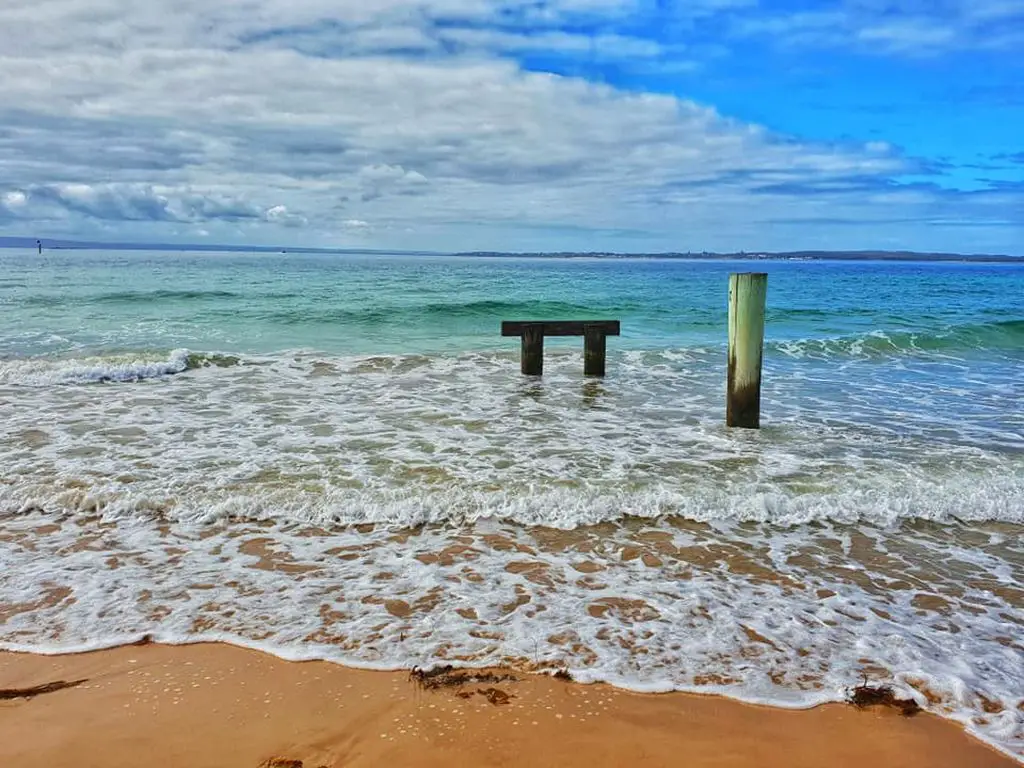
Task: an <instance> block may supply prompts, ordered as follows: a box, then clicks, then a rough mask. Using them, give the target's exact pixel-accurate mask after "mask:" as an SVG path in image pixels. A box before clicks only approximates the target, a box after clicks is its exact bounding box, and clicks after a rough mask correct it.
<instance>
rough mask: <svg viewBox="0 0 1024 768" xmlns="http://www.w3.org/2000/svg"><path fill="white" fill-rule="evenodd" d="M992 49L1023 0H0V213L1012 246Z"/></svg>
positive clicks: (359, 230) (528, 235)
mask: <svg viewBox="0 0 1024 768" xmlns="http://www.w3.org/2000/svg"><path fill="white" fill-rule="evenodd" d="M160 6H166V7H160ZM1020 50H1024V0H827V1H826V0H822V1H821V2H813V3H812V2H795V0H691V1H690V2H682V1H681V0H376V2H373V3H370V2H366V0H246V2H245V3H239V2H237V1H236V0H202V1H200V0H181V1H180V2H178V3H176V4H174V6H173V8H172V7H171V5H170V4H157V3H153V4H143V3H139V2H137V1H136V0H42V1H40V0H6V1H5V3H4V4H3V6H2V8H0V235H22V236H49V237H74V238H96V239H102V240H108V241H109V240H130V241H139V240H150V241H161V242H221V243H232V244H245V243H251V244H272V243H278V244H283V245H289V244H290V245H307V246H338V247H368V248H412V249H441V250H447V249H452V250H468V249H494V250H563V249H571V250H614V251H662V250H678V251H687V250H697V251H699V250H746V251H757V250H790V249H805V248H820V249H860V248H887V249H912V250H942V251H950V250H955V251H961V252H982V251H984V252H998V253H1013V254H1020V255H1024V56H1021V55H1020V54H1019V51H1020Z"/></svg>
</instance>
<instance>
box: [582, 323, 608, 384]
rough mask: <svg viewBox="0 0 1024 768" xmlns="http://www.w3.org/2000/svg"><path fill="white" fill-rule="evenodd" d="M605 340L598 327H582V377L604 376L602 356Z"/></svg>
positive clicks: (604, 335)
mask: <svg viewBox="0 0 1024 768" xmlns="http://www.w3.org/2000/svg"><path fill="white" fill-rule="evenodd" d="M606 339H607V334H606V332H605V329H604V328H602V327H601V326H600V325H594V324H588V325H584V326H583V375H584V376H604V355H605V348H606V346H607V345H606V343H605V340H606Z"/></svg>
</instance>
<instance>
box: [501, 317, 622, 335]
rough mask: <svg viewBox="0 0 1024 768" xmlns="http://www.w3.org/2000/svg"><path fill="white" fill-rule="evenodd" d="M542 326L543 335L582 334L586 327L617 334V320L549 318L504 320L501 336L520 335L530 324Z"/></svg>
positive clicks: (605, 333) (599, 331)
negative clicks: (532, 320)
mask: <svg viewBox="0 0 1024 768" xmlns="http://www.w3.org/2000/svg"><path fill="white" fill-rule="evenodd" d="M537 325H540V326H543V328H544V335H545V336H583V335H584V334H585V333H586V329H587V328H591V329H592V330H591V333H604V335H605V336H618V335H619V321H618V320H549V321H546V322H544V321H540V322H531V321H529V320H505V321H503V322H502V324H501V335H502V336H522V335H523V331H524V330H525V329H526V328H527V327H530V326H537Z"/></svg>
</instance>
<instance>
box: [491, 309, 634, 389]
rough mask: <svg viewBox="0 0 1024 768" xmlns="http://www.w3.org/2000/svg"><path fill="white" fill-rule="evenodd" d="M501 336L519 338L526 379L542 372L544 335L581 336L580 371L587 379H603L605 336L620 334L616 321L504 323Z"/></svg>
mask: <svg viewBox="0 0 1024 768" xmlns="http://www.w3.org/2000/svg"><path fill="white" fill-rule="evenodd" d="M501 335H502V336H519V337H520V338H521V339H522V348H523V351H522V357H521V359H520V368H521V370H522V372H523V375H525V376H540V375H541V374H542V373H543V372H544V337H545V336H582V337H583V372H584V373H585V374H586V375H587V376H604V372H605V349H606V346H607V343H606V337H608V336H618V335H619V321H618V320H586V321H580V320H548V321H544V322H537V321H532V320H526V321H523V320H505V321H503V322H502V324H501Z"/></svg>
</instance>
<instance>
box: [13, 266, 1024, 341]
mask: <svg viewBox="0 0 1024 768" xmlns="http://www.w3.org/2000/svg"><path fill="white" fill-rule="evenodd" d="M754 266H755V267H756V268H757V269H759V270H763V271H767V272H768V273H769V274H770V275H771V302H770V310H769V314H768V322H769V335H770V337H771V338H772V339H773V340H776V341H777V342H786V341H793V340H803V339H845V340H846V341H847V342H848V343H849V344H850V345H851V347H853V346H855V345H858V344H859V343H861V342H865V344H864V347H865V354H870V353H871V352H872V351H874V352H878V353H886V352H889V351H893V347H894V346H895V347H896V348H897V349H907V350H910V349H911V348H912V347H914V346H915V345H916V346H918V347H920V348H923V349H927V350H940V349H945V348H951V349H955V350H959V351H961V352H969V351H971V350H972V349H973V350H975V351H981V350H994V351H1004V352H1007V351H1008V352H1014V351H1016V352H1017V356H1018V357H1019V354H1020V350H1021V347H1022V346H1024V344H1022V342H1024V317H1022V314H1021V310H1020V303H1021V297H1022V296H1024V267H1018V266H1015V265H995V264H994V265H978V264H941V265H937V264H914V263H893V264H886V263H837V262H761V263H760V264H756V265H754ZM750 269H751V262H732V263H730V262H720V261H704V262H701V261H661V260H596V259H573V260H569V259H559V260H550V259H481V258H475V259H474V258H431V257H387V256H362V257H360V256H331V255H289V256H283V255H276V254H274V255H237V254H228V255H217V254H187V253H184V254H183V253H115V254H97V253H91V252H58V253H50V254H44V255H43V256H38V257H37V256H36V255H34V254H31V255H25V254H22V253H18V252H6V253H5V252H0V270H2V273H3V278H0V301H2V302H3V304H2V306H3V307H4V313H3V318H2V319H0V345H2V346H0V353H2V354H4V356H5V357H11V356H25V355H36V354H60V353H69V352H76V351H80V350H84V351H89V352H98V353H102V352H107V351H133V350H152V349H161V348H165V349H171V348H178V347H183V346H184V347H189V348H195V349H198V350H217V351H222V352H232V353H274V352H281V351H284V350H293V349H312V350H317V351H321V352H329V353H334V354H407V353H424V354H429V353H435V352H458V351H464V350H488V349H496V348H500V347H501V346H502V342H500V341H499V339H498V337H497V328H498V324H499V323H500V321H501V320H503V319H512V318H518V317H556V318H566V319H576V318H587V317H591V316H597V317H615V318H620V319H621V320H622V321H623V337H622V340H621V342H620V343H616V344H615V346H616V348H622V349H671V348H676V347H691V346H705V345H717V344H720V343H721V342H722V339H723V336H724V329H725V312H724V296H725V285H726V280H727V275H728V273H729V272H733V271H749V270H750ZM879 333H884V334H885V335H886V336H885V338H878V339H877V340H876V339H875V338H872V337H871V336H870V335H871V334H875V335H876V337H877V334H879ZM887 339H888V340H887ZM890 340H891V343H890ZM506 346H507V343H506Z"/></svg>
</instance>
